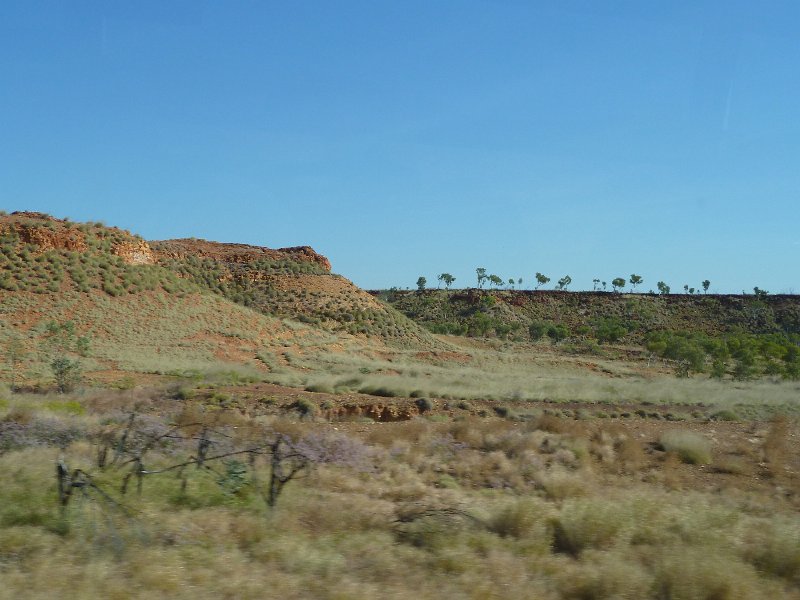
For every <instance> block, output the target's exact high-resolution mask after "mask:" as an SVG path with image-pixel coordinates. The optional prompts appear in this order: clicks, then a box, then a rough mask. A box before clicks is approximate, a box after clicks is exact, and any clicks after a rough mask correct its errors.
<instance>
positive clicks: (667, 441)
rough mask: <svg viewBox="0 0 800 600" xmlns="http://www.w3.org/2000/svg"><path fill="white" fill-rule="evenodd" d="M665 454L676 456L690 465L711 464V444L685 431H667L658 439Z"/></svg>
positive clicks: (701, 437)
mask: <svg viewBox="0 0 800 600" xmlns="http://www.w3.org/2000/svg"><path fill="white" fill-rule="evenodd" d="M660 444H661V447H662V448H663V449H664V451H665V452H671V453H674V454H676V455H677V456H678V457H679V458H680V459H681V460H682V461H683V462H685V463H687V464H690V465H707V464H709V463H710V462H711V442H709V441H708V439H706V438H705V437H704V436H702V435H700V434H697V433H694V432H692V431H685V430H669V431H666V432H664V434H663V435H662V436H661V439H660Z"/></svg>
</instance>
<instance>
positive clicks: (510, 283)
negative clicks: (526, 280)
mask: <svg viewBox="0 0 800 600" xmlns="http://www.w3.org/2000/svg"><path fill="white" fill-rule="evenodd" d="M515 283H517V282H516V281H514V278H513V277H510V278H509V280H508V287H510V288H511V289H512V290H513V289H514V284H515Z"/></svg>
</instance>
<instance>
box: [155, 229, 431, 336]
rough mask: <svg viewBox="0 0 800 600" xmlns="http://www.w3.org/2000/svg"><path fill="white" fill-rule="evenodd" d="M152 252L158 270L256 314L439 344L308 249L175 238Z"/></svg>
mask: <svg viewBox="0 0 800 600" xmlns="http://www.w3.org/2000/svg"><path fill="white" fill-rule="evenodd" d="M152 247H153V250H154V252H155V255H156V257H157V260H158V262H159V264H161V265H163V266H164V267H166V268H168V269H169V270H171V271H172V272H174V273H175V274H177V275H178V276H179V277H180V278H181V279H183V280H187V281H191V282H193V283H195V284H197V285H199V286H202V287H204V288H207V289H209V290H211V291H213V292H214V293H216V294H220V295H221V296H224V297H225V298H228V299H230V300H233V301H234V302H237V303H239V304H243V305H245V306H249V307H252V308H254V309H256V310H258V311H260V312H262V313H264V314H268V315H275V316H280V317H289V318H292V319H296V320H299V321H301V322H304V323H309V324H311V325H314V326H318V327H321V328H322V329H325V330H328V331H334V332H346V333H350V334H354V335H355V334H363V335H367V336H377V337H379V338H381V339H383V340H387V341H392V342H396V343H401V344H410V345H420V344H421V345H426V346H427V345H433V346H440V345H442V344H441V342H438V341H437V340H436V339H435V338H434V337H433V336H431V335H430V333H429V332H428V331H427V330H425V329H423V328H421V327H419V326H418V325H417V324H416V323H414V322H413V321H411V320H410V319H408V318H406V317H405V316H404V315H402V314H401V313H399V312H398V311H396V310H394V309H393V308H391V307H389V306H387V305H385V304H383V303H381V302H378V301H377V300H376V299H375V298H374V297H373V296H372V295H371V294H369V293H368V292H366V291H364V290H362V289H360V288H358V287H357V286H355V285H354V284H353V283H352V282H350V281H349V280H347V279H345V278H344V277H342V276H341V275H336V274H333V273H331V270H330V269H331V266H330V262H329V261H328V259H327V258H325V257H324V256H321V255H320V254H317V253H316V252H315V251H314V250H312V249H311V248H309V247H308V246H300V247H294V248H281V249H278V250H272V249H269V248H263V247H260V246H249V245H244V244H224V243H218V242H209V241H205V240H195V239H182V240H167V241H161V242H153V244H152Z"/></svg>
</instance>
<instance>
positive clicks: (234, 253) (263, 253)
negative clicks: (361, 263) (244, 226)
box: [153, 239, 331, 272]
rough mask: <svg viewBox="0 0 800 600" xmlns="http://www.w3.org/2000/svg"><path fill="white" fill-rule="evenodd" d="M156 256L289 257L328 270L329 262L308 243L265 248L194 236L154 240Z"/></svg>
mask: <svg viewBox="0 0 800 600" xmlns="http://www.w3.org/2000/svg"><path fill="white" fill-rule="evenodd" d="M153 244H154V247H155V250H156V255H157V257H158V258H185V257H187V256H195V257H197V258H209V259H212V260H216V261H219V262H222V263H229V264H247V263H250V262H254V261H257V260H262V259H265V260H292V261H299V262H309V263H313V264H316V265H319V266H320V267H322V268H323V269H324V270H325V271H327V272H330V270H331V263H330V261H329V260H328V259H327V258H325V257H324V256H322V255H321V254H319V253H317V252H315V251H314V249H313V248H311V247H309V246H295V247H292V248H278V249H272V248H265V247H262V246H251V245H249V244H225V243H222V242H209V241H207V240H197V239H179V240H165V241H161V242H154V243H153Z"/></svg>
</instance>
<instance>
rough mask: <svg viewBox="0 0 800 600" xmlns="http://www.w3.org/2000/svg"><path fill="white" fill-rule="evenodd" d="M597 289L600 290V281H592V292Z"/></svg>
mask: <svg viewBox="0 0 800 600" xmlns="http://www.w3.org/2000/svg"><path fill="white" fill-rule="evenodd" d="M598 289H600V280H599V279H592V291H593V292H596V291H597V290H598Z"/></svg>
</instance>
